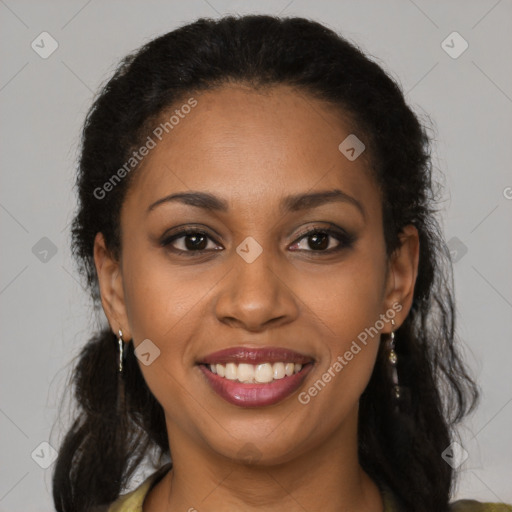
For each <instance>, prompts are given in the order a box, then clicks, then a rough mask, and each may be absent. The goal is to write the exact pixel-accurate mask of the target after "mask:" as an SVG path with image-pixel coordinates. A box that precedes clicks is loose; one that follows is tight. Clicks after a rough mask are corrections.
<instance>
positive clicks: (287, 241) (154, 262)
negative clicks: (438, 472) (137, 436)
mask: <svg viewBox="0 0 512 512" xmlns="http://www.w3.org/2000/svg"><path fill="white" fill-rule="evenodd" d="M194 97H195V98H196V99H197V101H198V104H197V106H196V107H195V108H193V109H192V111H191V112H190V113H189V114H188V115H187V116H186V117H185V118H184V119H182V120H180V123H179V124H178V125H176V126H175V127H174V129H173V130H172V132H170V133H169V135H168V136H167V137H166V138H165V139H164V140H163V141H162V142H160V143H159V144H158V145H157V147H156V148H155V149H153V150H152V151H151V152H150V154H149V155H148V156H147V157H146V158H145V159H144V161H143V163H142V167H141V168H140V169H138V170H137V175H136V176H135V177H134V178H135V179H134V181H133V183H132V185H131V187H130V189H129V191H128V194H127V196H126V200H125V202H124V203H123V206H122V210H121V237H122V252H121V259H120V261H116V260H115V258H113V257H112V256H111V254H110V253H109V251H108V249H107V248H106V245H105V241H104V239H103V236H102V235H101V233H98V235H97V236H96V240H95V247H94V258H95V263H96V268H97V271H98V277H99V282H100V290H101V297H102V304H103V308H104V310H105V313H106V315H107V317H108V320H109V322H110V325H111V328H112V330H113V331H114V332H115V333H117V331H118V329H119V328H121V329H122V331H123V338H124V340H125V341H128V340H131V339H133V343H134V345H135V347H137V346H138V345H139V344H140V343H141V342H142V341H143V340H145V339H147V338H149V339H150V340H151V341H152V342H153V343H154V344H155V345H156V346H157V347H158V348H159V349H160V351H161V352H160V356H159V357H157V358H156V359H155V360H154V361H153V362H152V363H151V364H150V365H148V366H145V365H143V364H140V362H139V364H140V367H141V370H142V372H143V375H144V378H145V380H146V382H147V384H148V386H149V387H150V389H151V391H152V393H153V394H154V395H155V397H156V399H157V400H158V401H159V403H160V404H161V405H162V407H163V409H164V411H165V416H166V425H167V433H168V437H169V445H170V448H171V453H172V459H173V463H174V466H173V470H172V471H171V472H169V473H168V474H167V475H166V476H165V477H164V478H163V479H162V480H161V481H160V482H159V483H158V484H157V485H156V486H155V487H154V488H153V489H152V490H151V492H150V493H149V495H148V496H147V497H146V500H145V502H144V511H145V512H156V511H159V512H162V511H166V510H167V511H171V510H172V511H174V510H189V509H190V508H191V507H194V508H195V509H197V510H198V511H201V512H202V511H216V512H219V511H239V510H244V511H247V512H250V511H255V510H265V511H268V512H272V511H282V510H289V511H299V510H300V511H304V510H324V511H326V512H328V511H336V512H339V511H340V510H346V511H348V510H358V511H361V512H364V511H372V512H377V511H382V510H383V503H382V499H381V496H380V493H379V490H378V487H377V486H376V484H375V482H373V481H372V480H371V479H370V478H369V476H368V475H367V474H366V473H365V472H364V471H363V469H362V468H361V466H360V465H359V462H358V457H357V417H358V401H359V397H360V395H361V394H362V392H363V390H364V389H365V387H366V385H367V383H368V380H369V378H370V376H371V373H372V369H373V366H374V364H375V359H376V355H377V350H378V344H379V342H380V341H381V335H380V334H379V335H377V336H375V337H374V338H373V339H371V338H370V341H369V342H368V344H367V345H366V346H365V347H364V348H363V349H362V350H361V351H360V352H359V353H358V354H357V355H356V356H354V358H353V359H352V360H351V361H350V362H349V363H348V364H347V365H346V366H345V367H344V368H343V370H342V371H341V372H339V373H337V374H336V376H335V377H334V378H332V380H331V382H329V383H328V384H327V385H326V386H325V388H323V389H322V391H321V392H319V393H318V394H317V396H315V397H313V398H311V401H310V402H309V403H308V404H307V405H303V404H301V403H300V402H299V401H298V394H299V393H300V392H302V391H305V390H306V391H307V389H308V388H309V387H310V386H311V385H312V383H314V382H315V381H316V380H317V379H319V378H321V376H322V374H323V373H324V372H326V371H327V370H328V368H329V367H331V366H332V364H333V362H334V361H335V360H336V358H337V357H338V356H339V355H343V354H344V353H345V352H346V351H347V350H348V349H349V347H350V345H351V343H352V341H353V340H356V339H357V336H358V334H359V333H361V332H362V331H364V329H365V328H368V327H370V326H374V325H375V322H376V320H378V319H379V316H380V315H381V314H383V313H386V311H388V310H390V309H391V310H392V309H393V307H392V306H393V304H397V303H399V304H401V306H402V309H401V311H400V312H397V313H396V316H394V320H395V323H396V326H395V329H397V328H398V327H399V326H400V325H401V323H402V322H403V321H404V319H405V317H406V316H407V313H408V312H409V310H410V307H411V303H412V299H413V292H414V284H415V281H416V276H417V268H418V254H419V252H418V251H419V238H418V232H417V230H416V228H414V227H413V226H407V227H405V228H404V229H403V231H402V233H401V236H400V237H401V241H402V245H401V247H400V248H399V249H398V250H397V251H396V252H395V253H394V254H393V257H392V258H390V259H389V260H388V258H387V257H386V253H385V244H384V235H383V226H382V203H381V199H380V195H379V191H378V188H377V186H376V184H375V182H374V181H373V180H372V178H371V175H370V174H369V171H368V166H369V163H368V159H367V158H366V157H367V156H368V154H369V151H367V152H366V153H363V155H362V156H361V157H359V158H357V159H356V160H355V161H349V160H348V159H347V158H346V157H345V156H344V155H343V154H342V153H341V152H340V151H339V150H338V145H339V144H340V142H341V141H343V140H344V139H345V138H346V137H347V136H348V135H349V134H350V133H352V130H351V128H350V122H349V121H348V118H347V117H346V116H343V115H341V116H340V113H339V112H336V111H335V110H334V109H333V108H332V106H329V105H326V104H324V103H322V102H320V101H319V100H316V99H313V98H311V97H309V96H306V95H305V94H304V93H302V92H297V91H294V90H293V89H290V88H288V87H285V86H278V87H273V88H272V89H269V90H266V91H259V92H256V91H254V90H252V89H250V88H248V87H245V86H241V85H230V86H224V87H223V88H221V89H216V90H213V91H208V92H204V93H201V94H199V95H195V96H194ZM174 108H176V107H174ZM166 118H167V119H168V116H167V117H166ZM361 137H362V136H361ZM333 189H340V190H342V191H344V192H345V193H347V194H349V195H350V196H352V197H354V198H356V199H357V200H358V201H359V202H360V203H361V204H362V206H363V208H364V212H365V214H364V216H363V215H362V214H361V212H360V211H359V210H358V209H357V208H356V207H355V206H354V205H352V204H350V203H348V202H329V203H325V204H322V205H321V206H316V207H314V208H310V209H305V210H301V211H295V212H289V213H286V214H282V213H281V212H280V210H279V203H280V201H281V199H282V198H283V197H284V196H287V195H289V194H301V193H311V192H315V191H323V190H333ZM191 190H193V191H204V192H208V193H211V194H214V195H215V196H218V197H220V198H223V199H225V200H226V201H227V202H228V205H229V209H228V210H227V211H226V212H212V211H208V210H203V209H201V208H197V207H194V206H191V205H185V204H181V203H178V202H167V203H163V204H161V205H160V206H157V207H155V208H154V209H153V210H152V211H151V212H150V213H147V209H148V207H149V205H150V204H152V203H154V202H155V201H157V200H158V199H161V198H162V197H164V196H167V195H168V194H171V193H177V192H190V191H191ZM328 222H329V223H333V224H335V225H336V226H338V227H339V228H341V229H345V230H346V231H348V232H349V233H353V234H354V235H355V237H356V240H355V242H354V243H353V245H352V246H348V247H343V245H342V248H341V250H340V251H338V252H333V253H331V254H327V253H326V254H323V253H322V252H321V250H320V251H319V250H318V249H317V250H315V247H317V246H315V245H314V241H313V243H311V242H310V241H311V237H309V238H308V236H303V237H302V238H299V237H300V236H301V235H302V234H303V233H304V232H305V231H309V230H310V229H312V228H320V229H321V228H324V229H325V228H328V227H329V226H328V225H327V223H328ZM182 224H187V225H191V226H193V227H198V224H200V226H199V227H200V228H202V229H204V230H206V231H208V232H209V233H210V235H211V240H209V239H206V240H207V241H208V245H207V246H206V242H205V245H204V246H203V247H206V249H207V251H209V252H207V253H206V254H203V255H202V256H194V254H191V256H189V255H188V254H190V253H191V252H189V253H188V254H186V255H177V254H174V253H173V252H172V250H171V248H172V247H173V246H174V247H176V248H178V249H182V250H186V246H185V240H186V239H185V238H181V239H179V240H175V241H174V242H173V244H172V245H170V246H168V247H162V246H160V245H159V240H160V239H162V238H163V235H164V233H165V232H166V231H167V232H169V230H170V229H171V228H175V227H177V226H180V225H182ZM248 236H251V237H253V238H254V239H255V240H256V241H257V242H258V243H259V244H260V246H261V247H262V249H263V252H262V253H261V255H260V256H259V257H258V258H257V259H256V260H255V261H253V262H252V263H247V262H246V261H245V260H244V259H242V258H241V257H240V256H239V255H238V253H237V252H236V248H237V246H238V245H239V244H241V242H242V241H243V240H244V239H245V238H246V237H248ZM328 241H329V246H328V247H329V248H331V247H337V246H339V245H340V242H339V241H337V240H336V238H334V237H330V238H329V239H328ZM341 243H342V242H341ZM215 247H220V248H221V250H218V251H214V250H213V249H214V248H215ZM294 249H295V250H294ZM322 250H324V251H325V249H322ZM391 327H392V326H391V323H390V322H385V326H384V327H383V329H382V331H381V333H382V334H386V333H389V332H390V331H391ZM385 339H388V337H387V336H382V340H385ZM239 345H246V346H249V347H262V346H268V345H274V346H280V347H284V348H290V349H293V350H296V351H298V352H301V353H304V354H307V355H309V356H311V357H313V358H314V360H315V365H314V367H313V369H312V371H311V372H310V373H309V375H308V376H307V378H306V380H305V382H304V383H303V384H302V386H301V387H300V388H299V390H298V391H297V392H295V393H294V394H293V395H291V396H290V397H288V398H287V399H285V400H283V401H282V402H280V403H278V404H274V405H272V406H269V407H262V408H256V409H244V408H240V407H237V406H234V405H231V404H229V403H227V402H226V401H224V400H223V399H222V398H221V397H219V396H218V395H217V394H215V393H214V392H213V391H212V390H211V388H210V387H209V385H208V383H207V382H206V379H205V378H204V376H203V374H202V373H201V371H200V370H199V368H198V366H197V365H196V362H197V361H198V360H199V359H200V358H201V357H204V356H206V355H207V354H209V353H212V352H214V351H217V350H220V349H223V348H226V347H233V346H239ZM248 447H249V448H248ZM248 449H249V450H252V451H254V452H255V453H256V456H255V459H257V460H255V461H253V462H252V463H247V462H246V461H244V453H246V452H247V450H248Z"/></svg>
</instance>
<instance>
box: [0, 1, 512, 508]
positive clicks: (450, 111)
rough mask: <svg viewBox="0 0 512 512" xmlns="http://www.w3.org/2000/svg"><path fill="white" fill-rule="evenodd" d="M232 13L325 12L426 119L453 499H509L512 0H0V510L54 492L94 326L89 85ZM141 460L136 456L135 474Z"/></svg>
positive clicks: (43, 499)
mask: <svg viewBox="0 0 512 512" xmlns="http://www.w3.org/2000/svg"><path fill="white" fill-rule="evenodd" d="M228 13H268V14H276V15H277V14H281V15H283V16H292V15H298V16H305V17H309V18H313V19H316V20H318V21H320V22H323V23H325V24H327V25H328V26H329V27H331V28H333V29H334V30H336V31H339V32H340V33H342V34H343V35H344V36H345V37H347V38H349V39H350V40H352V41H354V42H356V43H357V44H358V45H359V46H360V47H361V48H363V49H364V50H365V51H366V52H367V53H369V54H370V55H371V56H372V57H373V58H374V59H376V60H377V61H378V62H379V63H380V64H381V65H383V66H384V67H385V69H387V70H388V71H390V73H391V74H392V76H393V77H395V78H396V79H397V80H398V81H399V82H400V84H401V86H402V88H403V90H404V92H405V93H406V97H407V100H408V102H409V103H410V105H411V106H412V107H413V108H414V110H415V111H416V112H417V113H418V114H419V115H420V116H421V117H422V119H425V120H426V121H428V119H431V120H432V127H433V135H434V138H435V146H434V163H435V165H436V167H438V168H439V169H440V170H441V172H442V173H443V175H444V178H442V176H441V177H440V178H439V179H441V180H444V184H445V187H446V189H445V195H444V197H445V201H444V202H443V205H442V206H443V211H442V225H443V229H444V232H445V236H446V239H447V240H448V241H449V244H450V247H451V248H452V251H453V254H454V257H455V259H456V263H455V288H456V301H457V302H456V303H457V315H458V316H457V334H458V336H459V337H460V340H461V344H462V345H463V351H464V354H465V357H466V360H467V362H468V364H469V365H470V367H471V369H472V370H473V372H474V374H475V375H476V377H477V379H478V381H479V383H480V385H481V388H482V401H481V403H480V407H479V408H478V410H477V412H476V413H475V414H473V415H472V416H471V417H469V418H468V419H467V421H465V423H464V426H463V428H461V436H462V439H463V441H464V442H463V446H464V449H465V450H466V451H467V453H468V458H467V459H466V460H465V462H464V463H463V464H462V466H461V467H460V471H461V476H460V482H459V485H458V488H457V492H456V495H455V498H460V497H468V498H469V497H471V498H476V499H479V500H487V501H500V500H503V501H508V502H512V486H511V485H510V482H512V465H511V461H512V448H511V443H510V432H512V429H511V425H512V385H511V384H512V377H511V372H510V364H511V361H512V358H511V356H512V348H511V333H512V286H511V283H512V275H511V271H510V268H511V267H510V262H511V261H512V258H511V256H512V237H511V234H512V174H511V171H510V162H511V161H512V144H511V136H512V126H511V125H512V122H511V120H512V116H511V114H512V59H510V53H511V49H512V48H511V43H512V2H511V1H510V0H501V1H496V0H479V1H475V0H473V1H468V0H460V1H444V2H437V1H426V0H415V1H412V0H394V1H389V0H388V1H376V0H375V1H369V0H365V1H355V0H354V1H346V0H334V1H328V0H315V1H309V2H308V1H304V0H291V1H290V0H279V1H272V2H271V1H268V0H267V1H260V2H257V3H256V2H254V3H252V2H247V1H227V0H190V1H187V2H178V1H135V0H130V1H127V0H123V1H120V0H118V1H104V2H102V1H99V0H89V1H83V0H81V1H74V0H73V1H70V0H66V1H64V0H61V1H45V2H40V1H36V0H34V1H26V0H25V1H16V0H0V26H1V29H0V57H1V62H2V65H1V71H0V118H1V125H0V131H1V191H0V223H1V234H2V244H1V249H0V251H1V252H0V257H1V265H0V307H1V340H2V341H1V357H0V365H1V366H0V376H1V377H0V379H1V382H0V389H1V395H0V429H1V433H2V436H1V454H0V460H1V461H2V462H1V464H0V511H3V512H7V511H9V512H26V511H48V510H52V509H53V505H52V501H51V498H50V493H51V485H50V484H51V470H52V465H49V466H48V467H47V468H46V469H45V468H44V467H41V465H43V466H44V465H45V464H46V463H49V462H51V459H52V453H53V452H52V448H51V447H50V446H48V445H47V444H45V443H48V442H49V443H50V445H53V446H55V448H58V445H57V444H56V443H58V440H59V439H60V435H61V433H62V432H61V428H60V426H59V424H57V426H55V427H54V428H52V426H53V425H54V423H55V421H56V418H57V414H58V409H59V404H60V400H61V397H62V392H63V390H64V387H65V385H66V382H67V378H68V375H69V372H70V368H71V366H70V363H71V361H72V358H73V357H75V356H76V355H77V354H78V351H79V349H80V348H81V347H82V346H83V344H84V343H85V342H86V341H87V339H88V336H89V335H90V333H91V332H92V331H93V330H94V329H95V328H96V327H97V320H95V316H94V315H93V312H92V309H91V306H90V302H89V299H88V296H87V295H86V293H85V292H84V290H83V289H82V287H81V285H80V280H79V278H78V276H77V273H76V270H75V266H74V263H73V261H72V260H71V257H70V250H69V222H70V220H71V218H72V214H73V210H74V205H75V196H74V192H73V181H74V171H75V167H76V158H77V144H78V141H79V134H80V128H81V124H82V122H83V119H84V115H85V113H86V111H87V109H88V107H89V106H90V104H91V101H92V99H93V96H94V93H95V92H96V91H97V90H98V87H99V86H100V84H102V83H103V82H104V81H105V80H106V79H107V78H108V77H109V76H110V75H111V73H112V71H113V70H114V67H115V65H116V64H117V62H118V61H119V60H120V59H121V58H122V57H123V56H124V55H125V54H126V53H128V52H130V51H132V50H134V49H135V48H137V47H139V46H140V45H141V44H143V43H145V42H147V41H148V40H149V39H151V38H153V37H155V36H157V35H160V34H162V33H165V32H167V31H170V30H172V29H173V28H175V27H177V26H179V25H182V24H183V23H185V22H189V21H192V20H194V19H195V18H198V17H202V16H207V17H218V16H221V15H223V14H228ZM42 32H47V33H48V34H49V36H48V35H41V33H42ZM453 32H457V34H453ZM42 38H44V41H45V43H44V44H43V43H41V39H42ZM54 41H55V42H54ZM443 41H445V42H444V43H443ZM33 42H34V43H33ZM56 44H58V47H57V48H56V50H55V51H54V52H53V53H52V54H51V55H49V56H46V57H47V58H43V56H41V54H43V55H44V52H49V51H50V50H52V45H53V46H55V45H56ZM38 45H39V46H38ZM466 45H467V48H466ZM43 47H44V48H43ZM464 49H465V50H464ZM463 50H464V51H463ZM68 407H69V404H66V405H64V406H63V412H64V413H65V411H66V410H67V409H68ZM67 416H69V415H66V414H64V415H63V418H64V419H63V428H65V427H66V426H67V425H68V423H67V422H68V421H69V418H67ZM42 443H43V444H42ZM144 476H145V474H144V468H141V473H140V475H139V480H134V481H133V485H136V483H137V482H138V481H140V479H141V478H143V477H144Z"/></svg>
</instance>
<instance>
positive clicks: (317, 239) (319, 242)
mask: <svg viewBox="0 0 512 512" xmlns="http://www.w3.org/2000/svg"><path fill="white" fill-rule="evenodd" d="M312 240H313V243H312V244H311V243H310V244H309V246H310V247H311V249H327V247H329V236H328V235H327V233H315V234H314V235H311V236H310V242H311V241H312Z"/></svg>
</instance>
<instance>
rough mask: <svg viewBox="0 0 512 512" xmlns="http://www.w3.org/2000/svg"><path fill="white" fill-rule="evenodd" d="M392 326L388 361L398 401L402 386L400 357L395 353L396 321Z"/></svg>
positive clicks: (395, 396)
mask: <svg viewBox="0 0 512 512" xmlns="http://www.w3.org/2000/svg"><path fill="white" fill-rule="evenodd" d="M391 325H392V330H391V339H390V340H389V342H388V348H389V353H388V361H389V364H390V366H391V381H392V382H393V394H394V398H395V399H396V400H398V399H400V386H399V385H398V373H397V371H396V366H397V363H398V356H397V355H396V352H395V333H394V331H393V328H394V327H395V321H394V320H393V319H391Z"/></svg>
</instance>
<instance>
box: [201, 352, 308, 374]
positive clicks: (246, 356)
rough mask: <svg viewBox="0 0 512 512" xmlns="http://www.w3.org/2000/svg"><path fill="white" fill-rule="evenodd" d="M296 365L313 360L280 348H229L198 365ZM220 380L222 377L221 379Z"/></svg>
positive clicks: (210, 355)
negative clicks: (281, 363) (280, 363)
mask: <svg viewBox="0 0 512 512" xmlns="http://www.w3.org/2000/svg"><path fill="white" fill-rule="evenodd" d="M279 362H283V363H297V364H302V365H305V364H308V363H312V362H313V358H312V357H309V356H306V355H304V354H300V353H299V352H295V351H294V350H289V349H285V348H281V347H261V348H251V347H231V348H226V349H224V350H219V351H218V352H213V353H212V354H209V355H207V356H206V357H204V358H203V359H202V360H200V361H199V364H227V363H248V364H259V363H279ZM221 378H222V377H221Z"/></svg>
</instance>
